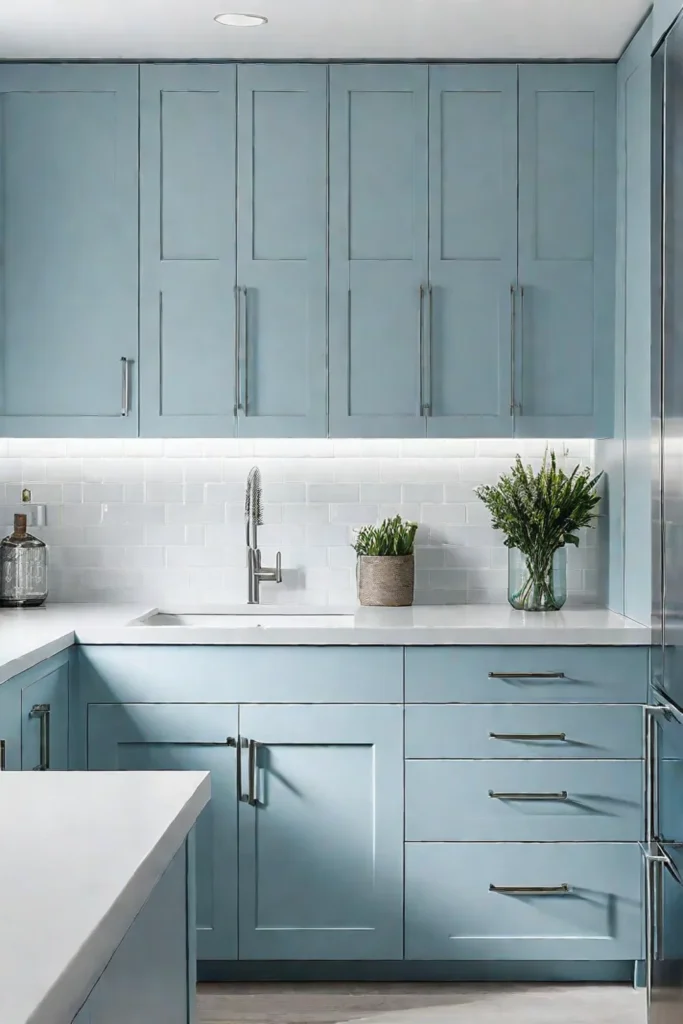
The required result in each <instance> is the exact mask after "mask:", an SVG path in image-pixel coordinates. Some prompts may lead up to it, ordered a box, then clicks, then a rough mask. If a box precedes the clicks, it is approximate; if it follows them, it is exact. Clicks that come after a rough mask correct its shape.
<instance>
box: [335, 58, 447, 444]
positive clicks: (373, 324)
mask: <svg viewBox="0 0 683 1024" xmlns="http://www.w3.org/2000/svg"><path fill="white" fill-rule="evenodd" d="M427 82H428V69H427V68H426V67H418V66H412V67H411V66H408V65H404V66H401V67H392V66H389V65H387V66H372V65H366V66H353V65H351V66H347V67H340V66H335V67H332V68H330V298H329V302H330V434H331V435H332V436H337V437H339V436H361V437H363V436H365V437H373V436H374V437H378V436H379V437H381V436H398V437H415V436H422V435H424V433H425V421H424V417H423V416H422V415H421V409H420V403H421V400H422V396H421V386H420V376H421V358H422V356H423V354H424V352H421V345H420V336H421V331H422V332H423V340H424V331H425V329H426V326H427V325H426V323H425V322H424V321H425V318H426V316H427V311H426V308H424V307H425V303H423V304H422V306H423V308H422V312H421V301H420V289H421V287H424V286H425V285H426V283H427V147H428V139H427V122H428V86H427ZM425 302H426V300H425Z"/></svg>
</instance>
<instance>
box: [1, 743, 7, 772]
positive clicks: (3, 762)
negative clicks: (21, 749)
mask: <svg viewBox="0 0 683 1024" xmlns="http://www.w3.org/2000/svg"><path fill="white" fill-rule="evenodd" d="M6 765H7V741H6V740H0V772H4V770H5V767H6Z"/></svg>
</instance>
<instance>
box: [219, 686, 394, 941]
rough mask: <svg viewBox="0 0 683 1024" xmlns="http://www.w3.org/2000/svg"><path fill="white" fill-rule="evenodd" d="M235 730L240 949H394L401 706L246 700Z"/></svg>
mask: <svg viewBox="0 0 683 1024" xmlns="http://www.w3.org/2000/svg"><path fill="white" fill-rule="evenodd" d="M240 731H241V734H242V737H243V742H244V738H245V737H246V739H247V741H249V742H250V747H249V748H248V750H249V752H250V754H251V758H249V757H248V756H247V755H246V754H245V759H244V760H245V766H244V769H243V772H242V776H243V780H244V787H245V796H246V797H249V796H251V798H252V802H251V803H249V802H246V800H245V799H243V800H242V802H241V803H240V844H239V894H240V900H239V949H240V959H245V960H400V959H401V958H402V956H403V712H402V708H400V707H397V706H384V707H378V706H365V707H344V706H339V705H337V706H326V707H320V706H318V707H313V706H303V705H301V706H275V705H270V706H268V705H262V706H242V707H241V708H240ZM247 761H249V762H250V764H249V766H247ZM247 780H248V781H247Z"/></svg>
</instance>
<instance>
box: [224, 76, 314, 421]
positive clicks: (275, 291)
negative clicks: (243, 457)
mask: <svg viewBox="0 0 683 1024" xmlns="http://www.w3.org/2000/svg"><path fill="white" fill-rule="evenodd" d="M237 97H238V98H237V285H238V287H239V288H241V289H242V295H241V306H240V315H239V322H240V339H239V345H240V400H239V403H238V432H239V434H240V436H241V437H324V436H325V434H326V432H327V408H326V399H327V365H326V358H327V340H326V334H327V322H326V321H327V69H326V68H325V67H324V66H321V65H311V64H309V65H296V64H274V65H268V64H253V65H252V64H242V65H240V66H239V68H238V71H237Z"/></svg>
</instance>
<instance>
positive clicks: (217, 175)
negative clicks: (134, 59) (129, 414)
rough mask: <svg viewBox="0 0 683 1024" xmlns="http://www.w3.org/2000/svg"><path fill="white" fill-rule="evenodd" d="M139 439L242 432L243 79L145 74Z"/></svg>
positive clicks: (179, 72) (209, 70)
mask: <svg viewBox="0 0 683 1024" xmlns="http://www.w3.org/2000/svg"><path fill="white" fill-rule="evenodd" d="M140 75H141V79H140V256H141V265H140V393H141V410H140V427H141V433H142V434H143V435H144V436H157V437H169V436H180V437H192V436H194V437H207V436H208V437H211V436H219V437H225V436H231V435H233V434H234V433H235V428H236V404H237V401H236V397H235V385H236V375H235V357H236V348H235V346H236V331H237V323H236V303H235V283H236V271H235V144H236V117H235V68H234V66H231V65H226V64H221V65H200V64H196V65H185V64H183V65H173V64H167V65H157V66H154V65H150V66H145V67H142V68H141V69H140Z"/></svg>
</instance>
